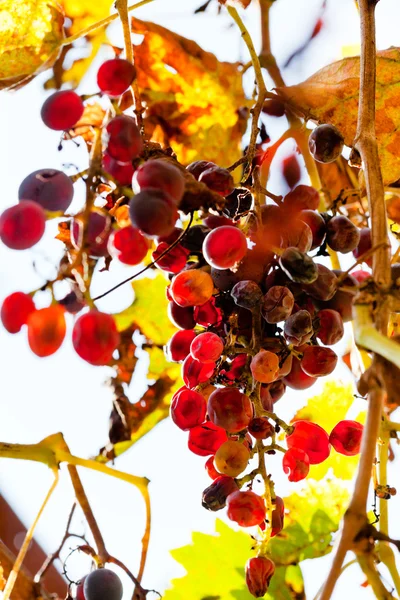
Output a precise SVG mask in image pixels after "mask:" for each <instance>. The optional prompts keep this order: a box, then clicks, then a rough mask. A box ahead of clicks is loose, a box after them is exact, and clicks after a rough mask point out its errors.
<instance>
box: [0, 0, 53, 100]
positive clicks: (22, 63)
mask: <svg viewBox="0 0 400 600" xmlns="http://www.w3.org/2000/svg"><path fill="white" fill-rule="evenodd" d="M63 23H64V15H63V13H62V11H61V10H60V6H59V4H57V2H56V1H55V0H2V2H1V5H0V31H1V37H0V89H7V88H10V87H14V86H17V85H24V84H25V83H28V81H30V80H31V79H32V77H33V76H35V75H36V74H37V73H39V72H40V71H42V70H44V69H46V68H48V67H49V66H51V65H52V64H53V63H54V61H55V60H56V58H57V53H58V48H59V45H60V42H61V40H62V39H63V37H64V34H63Z"/></svg>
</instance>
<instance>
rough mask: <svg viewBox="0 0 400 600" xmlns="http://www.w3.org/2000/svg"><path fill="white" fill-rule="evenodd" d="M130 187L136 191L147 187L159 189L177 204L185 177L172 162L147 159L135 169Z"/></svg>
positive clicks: (181, 196) (181, 193) (183, 188)
mask: <svg viewBox="0 0 400 600" xmlns="http://www.w3.org/2000/svg"><path fill="white" fill-rule="evenodd" d="M132 188H133V191H134V192H136V193H138V192H140V191H142V190H145V189H147V188H152V189H157V190H161V191H163V192H164V193H165V194H167V195H168V196H169V197H170V198H171V199H172V200H173V201H174V202H175V204H177V205H178V204H179V203H180V201H181V200H182V198H183V194H184V192H185V178H184V177H183V175H182V173H181V171H180V169H178V167H176V166H175V165H174V164H173V163H172V162H170V161H167V160H162V159H160V158H157V159H154V160H148V161H147V162H145V163H143V164H142V165H141V166H140V167H139V168H138V169H137V170H136V171H135V173H134V175H133V179H132Z"/></svg>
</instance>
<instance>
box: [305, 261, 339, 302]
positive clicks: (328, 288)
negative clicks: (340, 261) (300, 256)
mask: <svg viewBox="0 0 400 600" xmlns="http://www.w3.org/2000/svg"><path fill="white" fill-rule="evenodd" d="M317 271H318V277H317V279H316V280H315V281H314V282H313V283H309V284H308V285H303V289H304V291H305V292H306V294H308V295H309V296H311V298H315V300H330V299H331V298H333V296H334V295H335V292H336V289H337V277H336V275H335V273H333V271H331V270H330V269H328V267H325V266H324V265H320V264H317Z"/></svg>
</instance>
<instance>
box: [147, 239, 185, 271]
mask: <svg viewBox="0 0 400 600" xmlns="http://www.w3.org/2000/svg"><path fill="white" fill-rule="evenodd" d="M170 246H171V243H167V242H160V243H159V244H158V246H157V248H156V249H155V250H154V252H153V254H152V256H153V260H156V261H157V262H156V266H157V267H158V268H159V269H162V270H163V271H168V272H169V273H179V272H180V271H182V269H183V268H184V267H185V265H186V261H187V258H188V256H189V251H188V250H186V248H184V247H183V246H182V245H181V244H177V245H176V246H174V247H173V248H171V249H170V250H168V248H170ZM166 250H168V253H167V254H165V256H163V257H162V258H161V259H159V257H160V256H161V254H163V253H164V252H165V251H166Z"/></svg>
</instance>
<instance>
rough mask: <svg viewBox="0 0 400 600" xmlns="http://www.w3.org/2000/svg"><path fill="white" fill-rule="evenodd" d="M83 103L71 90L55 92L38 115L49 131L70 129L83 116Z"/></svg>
mask: <svg viewBox="0 0 400 600" xmlns="http://www.w3.org/2000/svg"><path fill="white" fill-rule="evenodd" d="M83 110H84V106H83V102H82V99H81V97H80V96H78V94H76V93H75V92H74V91H72V90H62V91H60V92H55V93H54V94H52V95H51V96H49V97H48V98H47V100H45V102H44V104H43V106H42V110H41V112H40V115H41V117H42V121H43V123H44V124H45V125H47V127H49V128H50V129H55V130H56V131H63V130H66V129H71V128H72V127H73V126H74V125H75V124H76V123H77V121H79V119H80V118H81V116H82V115H83Z"/></svg>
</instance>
